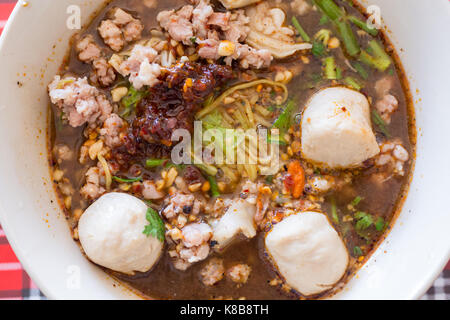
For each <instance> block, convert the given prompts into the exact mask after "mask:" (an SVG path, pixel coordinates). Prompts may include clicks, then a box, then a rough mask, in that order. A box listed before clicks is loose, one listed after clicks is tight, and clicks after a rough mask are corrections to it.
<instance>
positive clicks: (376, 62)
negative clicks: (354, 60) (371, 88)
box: [359, 40, 392, 72]
mask: <svg viewBox="0 0 450 320" xmlns="http://www.w3.org/2000/svg"><path fill="white" fill-rule="evenodd" d="M359 60H360V61H361V62H363V63H365V64H367V65H369V66H371V67H373V68H375V69H378V70H380V71H382V72H384V71H386V69H387V68H389V66H390V65H391V63H392V62H391V58H390V57H389V55H388V54H387V53H386V51H384V49H383V48H382V46H381V45H380V44H379V43H378V42H377V41H376V40H372V41H370V42H369V47H368V49H367V51H364V50H363V51H361V54H360V56H359Z"/></svg>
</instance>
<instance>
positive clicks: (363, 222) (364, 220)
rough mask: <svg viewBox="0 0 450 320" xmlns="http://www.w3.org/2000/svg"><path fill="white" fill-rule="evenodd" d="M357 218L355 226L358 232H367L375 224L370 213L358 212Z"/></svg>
mask: <svg viewBox="0 0 450 320" xmlns="http://www.w3.org/2000/svg"><path fill="white" fill-rule="evenodd" d="M355 218H356V219H357V220H358V221H357V222H356V225H355V229H356V231H363V230H366V229H368V228H369V227H370V226H371V225H372V224H373V217H372V215H370V214H368V213H365V212H362V211H358V212H357V213H356V214H355Z"/></svg>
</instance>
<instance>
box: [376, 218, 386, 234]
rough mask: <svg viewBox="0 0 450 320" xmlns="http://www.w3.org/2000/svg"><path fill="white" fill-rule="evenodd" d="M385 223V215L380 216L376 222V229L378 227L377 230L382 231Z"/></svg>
mask: <svg viewBox="0 0 450 320" xmlns="http://www.w3.org/2000/svg"><path fill="white" fill-rule="evenodd" d="M385 225H386V224H385V223H384V219H383V217H379V218H378V219H377V221H376V222H375V229H377V231H382V230H383V229H384V227H385Z"/></svg>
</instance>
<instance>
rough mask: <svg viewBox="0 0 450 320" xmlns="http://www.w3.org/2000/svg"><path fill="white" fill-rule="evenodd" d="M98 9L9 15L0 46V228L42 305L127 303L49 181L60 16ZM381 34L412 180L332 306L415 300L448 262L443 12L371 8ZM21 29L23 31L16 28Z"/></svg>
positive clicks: (418, 4)
mask: <svg viewBox="0 0 450 320" xmlns="http://www.w3.org/2000/svg"><path fill="white" fill-rule="evenodd" d="M102 3H103V0H97V1H85V0H59V1H53V0H41V1H39V5H37V4H34V3H31V4H30V5H29V6H28V7H22V6H20V5H19V6H18V7H16V9H15V11H14V13H13V15H12V17H11V19H10V21H9V22H8V24H7V27H6V29H5V31H4V33H3V35H2V40H1V43H0V70H2V73H1V75H0V97H2V98H1V103H0V110H1V117H0V133H1V135H2V137H3V143H2V147H3V150H2V152H1V153H0V176H1V177H2V182H1V183H0V220H1V223H2V226H3V227H4V229H5V232H6V234H7V236H8V239H9V240H10V242H11V244H12V246H13V248H14V250H15V252H16V254H17V255H18V257H19V259H20V261H21V262H22V264H23V265H24V267H25V268H26V270H27V272H28V273H29V274H30V276H31V277H32V278H33V280H34V281H35V282H36V283H37V284H38V286H39V287H40V289H41V290H42V291H43V292H44V294H46V295H47V296H48V297H49V298H57V299H115V298H122V299H123V298H125V299H128V298H136V296H135V295H134V294H132V293H131V292H130V291H128V290H127V289H125V288H124V287H122V286H120V285H117V283H115V282H114V280H113V279H112V278H110V277H109V276H108V275H106V274H105V273H104V272H103V271H101V270H100V269H99V268H97V267H96V266H94V265H93V264H91V263H90V262H88V261H87V259H85V258H84V257H83V255H82V254H81V252H80V250H79V248H78V246H77V245H76V244H75V243H74V241H73V240H72V238H71V236H70V233H69V229H68V226H67V224H66V221H65V217H64V215H63V214H62V213H61V211H60V209H59V207H58V204H57V202H56V198H55V195H54V191H53V186H52V182H51V181H50V175H49V169H48V158H47V144H46V128H47V111H48V97H47V90H46V86H47V84H48V83H49V82H50V81H51V79H52V78H53V75H54V74H56V72H57V70H58V68H59V66H60V65H61V63H62V59H63V57H64V55H65V54H66V50H67V47H68V41H69V38H70V36H71V35H72V34H73V33H74V32H75V31H76V30H70V29H69V28H68V27H67V24H66V22H67V19H68V18H69V17H70V14H68V13H67V12H68V8H69V7H70V6H73V5H76V6H79V8H80V9H81V14H82V20H83V21H84V22H87V21H89V20H90V17H91V15H92V13H93V12H94V11H96V10H97V9H98V8H99V7H101V5H102ZM364 4H365V5H366V6H368V5H371V4H376V5H378V6H379V7H380V8H381V14H382V16H383V18H384V20H385V22H386V25H388V26H389V31H390V32H389V36H390V38H391V40H392V41H393V43H394V44H395V46H396V48H397V50H398V51H399V54H400V57H401V60H402V61H403V64H404V67H405V70H406V73H407V75H408V79H409V81H410V85H411V90H412V92H413V95H414V100H415V111H416V117H417V129H418V145H417V161H416V169H415V173H414V179H413V182H412V185H411V189H410V192H409V195H408V198H407V200H406V202H405V205H404V207H403V210H402V213H401V214H400V216H399V218H398V220H397V222H396V223H395V225H394V228H393V230H392V232H391V233H390V234H389V236H388V237H387V239H386V240H385V241H384V242H383V243H382V244H381V246H380V247H379V248H378V250H377V251H376V252H375V254H374V255H373V256H372V257H371V259H370V260H369V261H368V262H367V263H366V265H365V266H364V267H363V268H362V269H361V270H360V271H359V272H358V275H357V277H355V278H353V279H352V280H351V281H350V283H349V284H348V285H347V286H346V288H345V289H344V290H343V291H342V292H341V293H339V294H338V295H337V296H335V298H341V299H366V298H375V299H381V298H383V299H386V298H397V299H398V298H400V299H409V298H417V297H419V296H421V295H422V294H423V293H424V291H425V290H426V289H427V288H428V286H429V285H430V284H431V282H432V280H433V279H434V278H435V277H436V276H437V275H438V273H439V272H440V271H441V270H442V268H443V266H444V265H445V263H446V262H447V261H448V258H449V256H450V241H449V240H450V238H449V232H448V226H449V225H450V215H448V213H447V210H448V209H447V208H446V205H445V200H444V199H445V198H446V197H445V196H446V193H445V187H444V186H445V184H444V182H445V180H444V179H445V177H449V176H450V169H449V166H448V160H447V159H448V157H449V155H450V151H449V150H450V148H448V147H450V143H449V142H448V140H446V139H445V138H446V137H447V136H448V133H447V131H446V127H447V126H448V125H447V122H448V119H450V108H448V101H450V94H449V90H448V88H447V87H448V80H447V79H448V76H447V75H446V74H445V72H448V70H450V62H449V60H448V57H447V53H448V52H450V42H448V41H444V38H445V37H443V36H442V31H443V30H450V5H449V3H448V1H446V0H435V1H433V5H430V4H429V3H426V2H424V1H421V0H410V1H408V6H405V3H404V1H402V0H395V1H392V0H371V1H367V3H366V2H364ZM25 26H26V27H25Z"/></svg>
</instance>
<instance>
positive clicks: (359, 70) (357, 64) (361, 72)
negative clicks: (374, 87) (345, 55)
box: [353, 62, 369, 80]
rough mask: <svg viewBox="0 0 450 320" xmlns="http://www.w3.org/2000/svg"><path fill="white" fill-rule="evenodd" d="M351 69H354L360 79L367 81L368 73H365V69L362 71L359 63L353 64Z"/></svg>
mask: <svg viewBox="0 0 450 320" xmlns="http://www.w3.org/2000/svg"><path fill="white" fill-rule="evenodd" d="M353 67H354V68H355V69H356V71H357V72H358V74H359V75H360V76H361V78H363V79H364V80H367V79H369V73H368V72H367V71H366V69H364V67H363V66H362V64H361V63H359V62H355V63H354V64H353Z"/></svg>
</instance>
